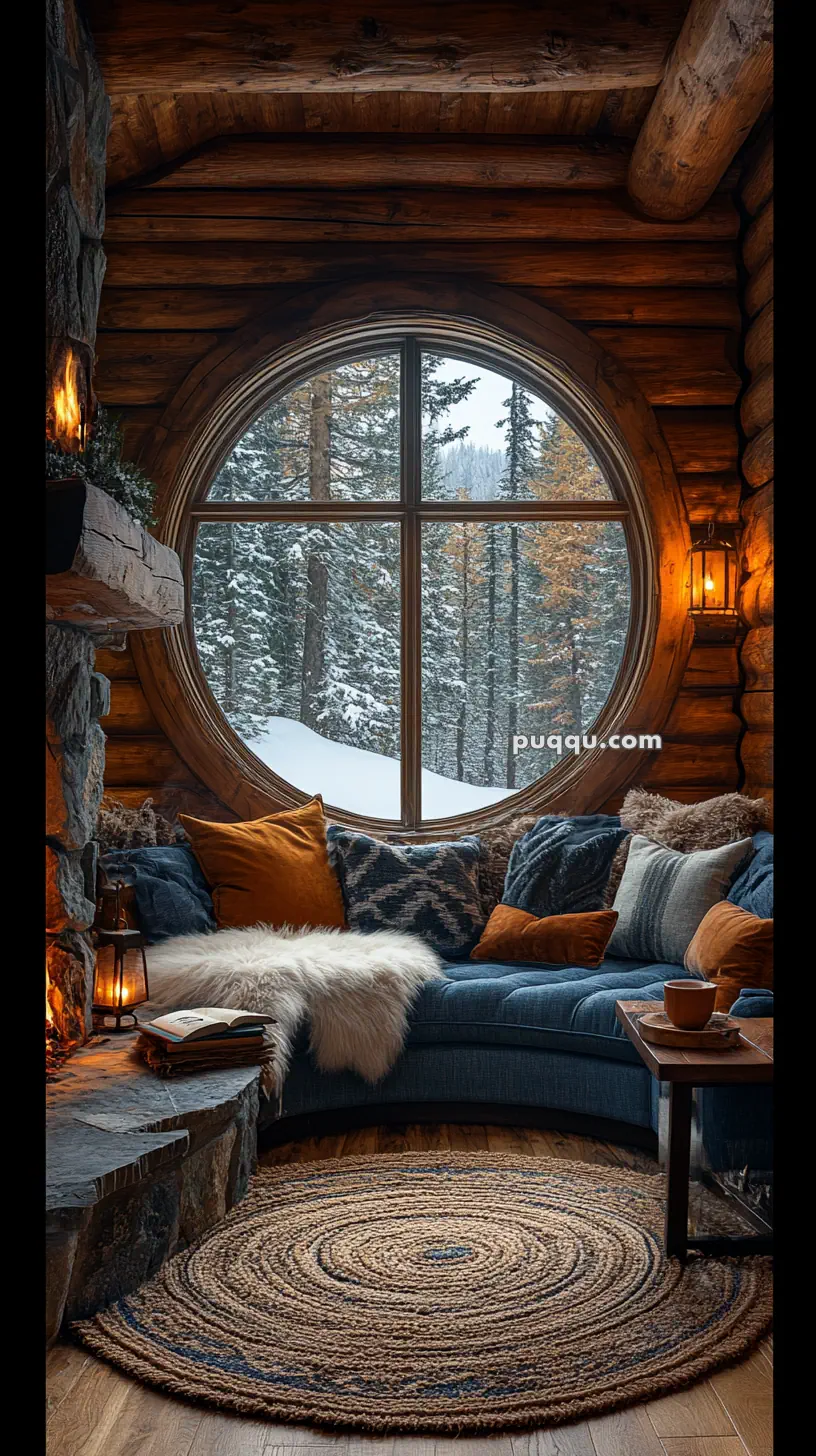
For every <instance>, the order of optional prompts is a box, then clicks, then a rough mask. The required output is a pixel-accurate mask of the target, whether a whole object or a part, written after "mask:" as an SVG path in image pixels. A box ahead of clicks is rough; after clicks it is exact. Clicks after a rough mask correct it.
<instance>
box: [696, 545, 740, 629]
mask: <svg viewBox="0 0 816 1456" xmlns="http://www.w3.org/2000/svg"><path fill="white" fill-rule="evenodd" d="M690 580H691V602H690V607H689V610H690V612H691V615H692V616H693V617H701V618H708V617H716V618H733V619H734V621H736V617H737V548H736V544H735V542H734V539H733V536H732V537H730V538H729V536H728V533H727V532H723V531H720V530H718V531H716V532H715V529H714V522H713V521H709V523H708V525H707V526H703V527H700V528H695V527H692V545H691V573H690Z"/></svg>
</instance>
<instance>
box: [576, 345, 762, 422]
mask: <svg viewBox="0 0 816 1456" xmlns="http://www.w3.org/2000/svg"><path fill="white" fill-rule="evenodd" d="M589 333H590V335H591V337H592V338H593V339H595V341H596V343H598V344H600V345H601V348H602V349H605V350H606V352H607V353H608V354H613V355H614V356H615V358H616V359H619V360H620V361H621V363H622V364H623V365H624V367H625V368H626V369H628V371H629V372H630V373H631V374H633V375H634V377H635V379H636V380H637V382H638V384H639V385H640V388H641V389H642V390H643V393H644V394H645V395H646V398H647V399H648V401H649V403H650V404H652V405H659V404H663V405H718V404H733V403H734V401H735V400H736V398H737V395H738V394H739V391H740V388H741V385H742V380H741V379H740V376H739V374H738V373H737V371H736V369H735V368H734V364H733V362H732V359H733V356H734V354H735V353H736V341H735V339H734V336H733V335H731V334H728V333H724V332H722V331H720V330H717V329H706V330H702V329H630V328H627V329H608V328H601V329H590V330H589Z"/></svg>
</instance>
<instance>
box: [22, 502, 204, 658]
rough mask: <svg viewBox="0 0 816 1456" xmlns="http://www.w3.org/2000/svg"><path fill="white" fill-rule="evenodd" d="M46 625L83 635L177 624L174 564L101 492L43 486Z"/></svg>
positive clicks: (178, 587)
mask: <svg viewBox="0 0 816 1456" xmlns="http://www.w3.org/2000/svg"><path fill="white" fill-rule="evenodd" d="M46 539H47V546H46V619H47V620H48V621H49V622H53V623H55V624H64V623H70V624H71V625H72V626H75V627H81V628H83V629H84V630H85V631H86V632H92V633H107V632H116V631H125V632H132V631H144V630H145V629H149V628H155V627H173V626H176V625H177V623H179V622H180V621H181V620H182V618H183V616H184V587H183V580H182V572H181V562H180V561H179V558H178V556H177V555H176V553H175V551H172V550H171V549H170V547H169V546H163V545H162V544H161V542H160V541H157V540H155V538H154V537H153V536H151V535H150V534H149V533H148V532H147V531H146V530H145V529H144V527H143V526H140V525H139V523H138V522H137V521H135V520H134V519H133V517H132V516H130V515H128V513H127V511H126V510H125V509H124V507H123V506H120V505H119V504H118V503H117V502H116V501H115V500H113V499H112V498H111V497H110V496H109V495H106V494H105V492H104V491H102V490H99V489H98V488H97V487H96V486H95V485H89V484H87V483H86V482H85V481H83V480H78V479H77V480H66V481H51V482H48V483H47V486H46Z"/></svg>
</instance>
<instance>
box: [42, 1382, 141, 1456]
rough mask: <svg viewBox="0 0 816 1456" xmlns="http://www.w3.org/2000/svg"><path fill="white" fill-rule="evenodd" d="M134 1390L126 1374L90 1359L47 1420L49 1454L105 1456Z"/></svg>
mask: <svg viewBox="0 0 816 1456" xmlns="http://www.w3.org/2000/svg"><path fill="white" fill-rule="evenodd" d="M131 1390H132V1382H131V1381H130V1380H128V1379H127V1378H126V1377H125V1376H124V1375H120V1374H119V1372H118V1371H116V1370H114V1369H113V1368H112V1367H111V1366H110V1365H105V1364H104V1363H103V1361H101V1360H94V1359H90V1360H89V1361H88V1364H87V1365H86V1367H85V1369H84V1370H83V1372H82V1378H81V1379H80V1380H77V1382H76V1384H75V1385H74V1387H73V1389H72V1390H71V1391H70V1392H69V1393H68V1395H67V1396H66V1398H65V1400H64V1401H63V1402H62V1404H61V1405H60V1407H59V1409H58V1410H57V1411H56V1413H55V1415H53V1416H52V1417H51V1420H50V1421H49V1423H48V1427H47V1434H46V1451H47V1456H102V1453H104V1452H106V1451H107V1449H108V1447H109V1444H110V1441H111V1436H112V1433H113V1431H114V1429H115V1428H116V1423H117V1421H118V1420H119V1417H120V1414H121V1411H122V1408H123V1406H124V1404H125V1402H126V1400H127V1398H128V1395H129V1394H130V1393H131Z"/></svg>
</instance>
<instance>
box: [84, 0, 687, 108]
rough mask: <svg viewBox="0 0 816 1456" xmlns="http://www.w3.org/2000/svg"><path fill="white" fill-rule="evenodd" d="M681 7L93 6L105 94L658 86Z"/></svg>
mask: <svg viewBox="0 0 816 1456" xmlns="http://www.w3.org/2000/svg"><path fill="white" fill-rule="evenodd" d="M685 8H686V5H685V0H641V3H639V4H638V5H636V6H628V5H610V4H609V3H608V0H581V3H576V4H573V5H571V6H565V5H563V4H561V5H556V4H547V3H542V4H536V5H531V4H530V3H529V0H527V3H525V0H511V3H508V4H502V5H497V4H495V3H493V0H448V3H446V4H444V5H440V4H439V3H438V0H435V3H427V0H426V3H424V4H422V3H420V4H416V3H408V0H378V3H377V4H376V5H375V6H374V8H373V10H372V11H370V12H365V11H363V10H362V8H361V7H360V6H359V5H353V4H349V0H299V3H298V4H290V3H283V4H282V3H269V0H267V3H263V0H255V3H253V0H248V3H243V4H240V5H239V4H233V5H225V4H223V3H221V0H193V3H191V0H139V3H138V4H134V3H133V0H90V4H89V5H88V10H89V19H90V25H91V30H92V32H93V36H94V41H95V45H96V50H97V54H98V57H99V61H100V64H101V67H102V73H103V76H104V78H105V86H106V89H107V91H108V94H109V95H111V96H120V95H126V94H128V93H133V92H142V91H158V90H167V91H174V92H180V91H239V90H242V89H245V90H252V91H267V92H286V91H332V92H337V91H436V92H445V91H447V92H456V91H499V92H508V91H510V90H511V89H512V91H514V92H515V91H518V90H525V91H563V90H568V89H574V90H586V91H590V90H602V91H606V90H618V89H621V88H627V87H641V86H655V85H657V83H658V82H659V81H660V79H661V77H662V75H663V69H664V65H665V60H666V56H667V54H668V51H669V49H670V47H671V45H672V42H673V41H674V39H675V37H676V36H677V34H678V32H679V30H680V26H681V24H682V19H683V15H684V12H685Z"/></svg>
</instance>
